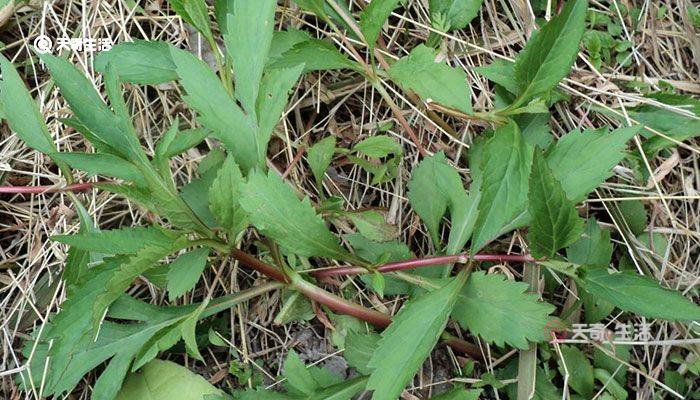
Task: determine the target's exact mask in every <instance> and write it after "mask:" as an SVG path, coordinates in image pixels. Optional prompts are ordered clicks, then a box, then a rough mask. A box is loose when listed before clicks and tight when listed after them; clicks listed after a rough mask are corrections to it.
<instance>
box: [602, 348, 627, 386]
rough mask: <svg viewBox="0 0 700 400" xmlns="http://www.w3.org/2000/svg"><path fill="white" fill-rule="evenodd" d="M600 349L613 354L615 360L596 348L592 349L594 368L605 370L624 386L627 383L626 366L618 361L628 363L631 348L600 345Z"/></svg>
mask: <svg viewBox="0 0 700 400" xmlns="http://www.w3.org/2000/svg"><path fill="white" fill-rule="evenodd" d="M601 347H602V348H604V349H606V350H608V352H609V353H610V354H613V355H614V357H615V358H617V360H616V359H615V358H613V357H611V356H609V355H608V354H606V353H605V352H604V351H603V350H601V349H600V348H599V347H597V346H596V347H595V348H594V349H593V366H594V367H595V368H601V369H605V370H607V371H608V372H609V373H610V374H611V375H612V376H614V377H615V380H617V381H618V382H619V383H621V384H625V382H627V366H625V365H624V364H622V363H621V362H620V361H618V360H622V361H624V362H626V363H629V362H630V349H631V346H625V345H619V344H618V345H613V344H611V343H602V344H601Z"/></svg>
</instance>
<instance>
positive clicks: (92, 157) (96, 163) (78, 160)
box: [51, 153, 146, 186]
mask: <svg viewBox="0 0 700 400" xmlns="http://www.w3.org/2000/svg"><path fill="white" fill-rule="evenodd" d="M51 158H53V159H54V160H58V161H62V162H64V163H66V164H68V165H70V166H71V167H72V168H75V169H81V170H83V171H86V172H88V173H90V174H91V175H104V176H109V177H111V178H117V179H123V180H125V181H130V182H134V183H135V184H136V185H138V186H146V182H145V181H144V180H143V177H142V174H141V172H140V171H139V169H138V168H136V166H135V165H134V164H132V163H130V162H128V161H126V160H123V159H121V158H119V157H117V156H113V155H111V154H103V153H95V154H93V153H52V154H51Z"/></svg>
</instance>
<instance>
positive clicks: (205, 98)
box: [171, 48, 266, 171]
mask: <svg viewBox="0 0 700 400" xmlns="http://www.w3.org/2000/svg"><path fill="white" fill-rule="evenodd" d="M171 56H172V58H173V62H174V63H175V66H176V71H177V74H178V76H179V77H180V83H181V84H182V86H183V87H184V88H185V90H186V91H187V96H185V101H186V102H187V104H188V105H189V106H190V107H192V108H193V109H194V110H195V111H197V113H198V118H197V120H198V121H199V122H200V123H201V124H202V125H203V126H204V127H206V128H208V129H210V130H211V131H212V135H213V136H215V137H216V138H218V139H219V140H221V142H222V143H223V145H224V147H226V149H227V150H228V151H229V152H230V153H231V154H233V156H234V157H235V159H236V162H238V164H239V165H240V166H241V169H243V170H244V171H248V170H250V169H251V168H253V167H255V166H256V165H259V162H260V159H259V157H260V154H264V153H265V151H266V149H265V148H263V143H261V142H260V141H259V140H258V135H257V129H258V128H257V123H256V121H255V119H254V118H251V116H249V115H246V114H244V113H243V110H241V109H240V107H238V106H237V105H236V103H235V102H234V100H233V99H232V98H231V97H230V96H229V95H228V93H226V90H225V89H224V88H223V86H222V85H221V82H220V81H219V79H218V78H217V77H216V75H215V74H214V73H213V72H212V71H211V69H209V66H207V65H206V64H205V63H204V62H203V61H201V60H199V59H197V58H196V57H195V56H194V55H192V54H190V53H189V52H187V51H184V50H180V49H175V48H172V49H171Z"/></svg>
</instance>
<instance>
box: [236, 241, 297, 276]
mask: <svg viewBox="0 0 700 400" xmlns="http://www.w3.org/2000/svg"><path fill="white" fill-rule="evenodd" d="M231 255H232V256H233V258H235V259H236V260H238V261H240V262H242V263H243V264H245V265H246V266H248V268H252V269H254V270H256V271H258V272H260V273H261V274H263V275H265V276H268V277H270V278H272V279H274V280H276V281H277V282H282V283H290V281H289V278H287V276H286V275H285V274H284V273H283V272H282V271H280V270H278V269H277V268H275V267H273V266H271V265H268V264H265V263H264V262H262V261H260V260H258V259H257V258H255V257H253V256H251V255H250V254H248V253H246V252H244V251H241V250H238V249H233V250H232V251H231Z"/></svg>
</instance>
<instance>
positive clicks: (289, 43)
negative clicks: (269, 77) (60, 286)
mask: <svg viewBox="0 0 700 400" xmlns="http://www.w3.org/2000/svg"><path fill="white" fill-rule="evenodd" d="M324 3H325V1H324ZM307 40H311V36H310V35H309V33H308V32H306V31H301V30H299V29H294V28H288V29H287V30H284V31H275V32H273V33H272V43H270V51H269V52H268V54H267V65H268V68H269V67H270V66H271V65H272V63H274V62H275V61H278V60H279V59H280V58H281V57H282V55H283V54H284V53H286V52H287V51H289V50H291V49H292V48H293V47H294V46H296V45H297V44H299V43H302V42H306V41H307ZM304 62H305V61H303V60H302V61H300V62H298V63H297V65H298V64H304ZM292 65H294V64H292Z"/></svg>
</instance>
